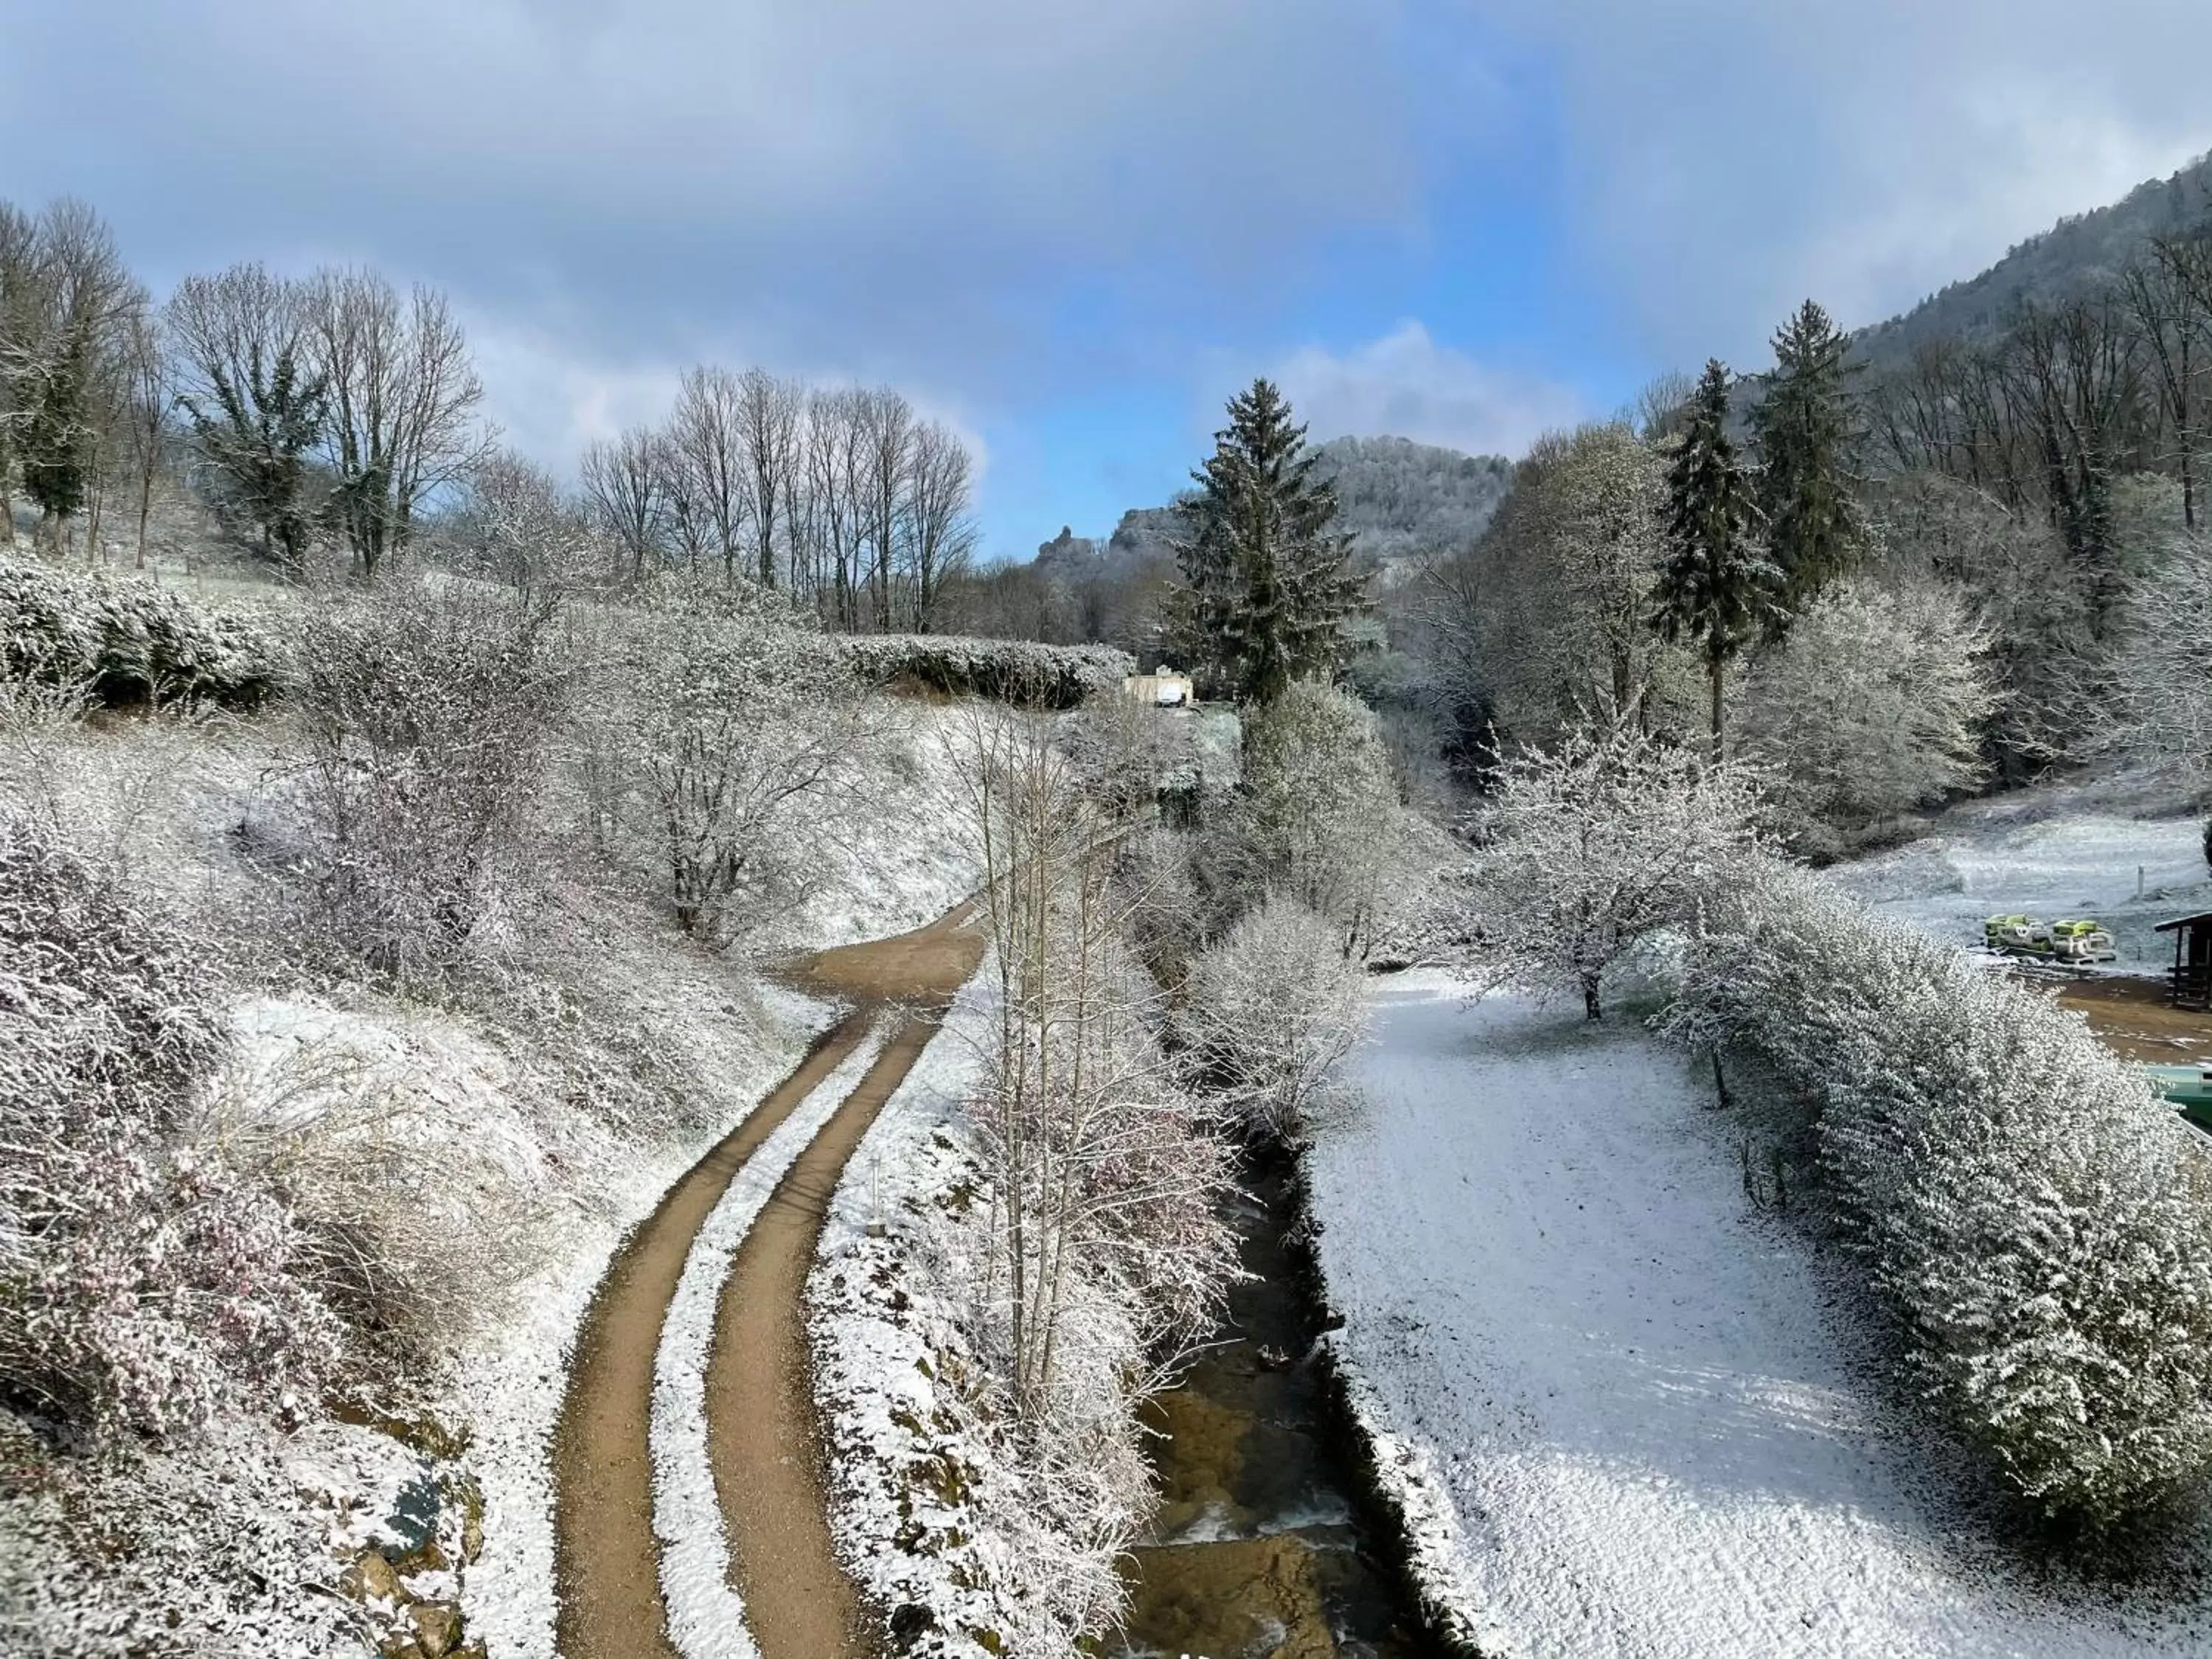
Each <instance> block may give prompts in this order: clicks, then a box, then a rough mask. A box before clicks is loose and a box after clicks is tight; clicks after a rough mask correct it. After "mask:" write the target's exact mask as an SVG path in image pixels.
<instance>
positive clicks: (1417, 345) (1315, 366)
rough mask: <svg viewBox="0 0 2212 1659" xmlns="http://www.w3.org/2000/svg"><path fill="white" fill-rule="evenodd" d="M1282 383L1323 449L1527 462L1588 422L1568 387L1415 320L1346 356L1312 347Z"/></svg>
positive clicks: (1279, 373)
mask: <svg viewBox="0 0 2212 1659" xmlns="http://www.w3.org/2000/svg"><path fill="white" fill-rule="evenodd" d="M1274 378H1275V380H1277V382H1278V383H1279V385H1280V386H1282V388H1283V391H1284V392H1285V395H1286V396H1287V397H1288V398H1290V400H1291V407H1292V408H1293V409H1294V410H1297V415H1298V418H1299V419H1300V420H1302V421H1304V422H1305V423H1306V425H1307V427H1308V428H1309V429H1310V431H1311V433H1312V434H1313V436H1314V437H1315V438H1316V440H1320V439H1328V438H1334V437H1340V436H1343V435H1346V434H1349V435H1354V436H1359V437H1375V436H1381V435H1389V436H1393V437H1400V438H1412V439H1413V440H1415V441H1418V442H1420V443H1429V444H1441V445H1442V446H1443V447H1445V448H1447V449H1457V450H1462V451H1464V452H1465V453H1468V454H1470V455H1511V456H1517V455H1519V454H1520V453H1522V451H1523V450H1525V449H1527V448H1528V445H1529V443H1530V441H1532V440H1534V438H1536V437H1537V436H1538V435H1540V434H1541V433H1543V432H1545V431H1547V430H1549V429H1551V428H1555V427H1562V426H1568V425H1571V424H1572V423H1573V422H1575V421H1577V419H1579V418H1581V417H1582V416H1583V413H1584V410H1583V404H1582V401H1581V399H1580V398H1577V396H1576V394H1575V393H1574V392H1571V391H1570V390H1569V389H1567V388H1566V387H1565V386H1559V385H1557V384H1555V383H1553V382H1551V381H1548V380H1541V379H1538V378H1536V377H1534V376H1532V375H1528V374H1519V373H1516V372H1514V371H1511V370H1508V369H1501V368H1494V367H1492V366H1490V365H1488V364H1485V363H1482V362H1477V361H1476V360H1475V359H1474V358H1473V357H1470V356H1467V355H1466V354H1465V353H1464V352H1461V351H1458V350H1455V349H1453V348H1451V347H1449V346H1447V345H1439V344H1438V343H1437V342H1436V341H1435V340H1434V339H1432V338H1431V337H1430V335H1429V331H1428V330H1427V329H1426V328H1425V327H1423V326H1422V325H1421V324H1420V323H1419V322H1418V321H1412V320H1408V321H1407V322H1403V323H1401V324H1399V325H1398V326H1397V327H1395V328H1394V329H1392V330H1391V331H1389V333H1388V334H1385V335H1383V337H1381V338H1380V339H1376V340H1370V342H1368V343H1366V344H1365V345H1363V346H1360V347H1358V348H1357V349H1354V350H1352V351H1350V352H1346V353H1344V354H1341V355H1339V354H1337V353H1334V352H1331V351H1328V350H1326V349H1323V348H1322V347H1320V346H1311V345H1310V346H1306V347H1304V348H1303V349H1300V350H1298V351H1297V352H1296V353H1294V354H1293V355H1292V356H1291V357H1290V358H1289V360H1288V361H1287V362H1284V363H1283V364H1282V365H1281V366H1280V367H1279V368H1277V369H1276V370H1275V373H1274Z"/></svg>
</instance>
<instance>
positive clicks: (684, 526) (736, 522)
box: [668, 365, 751, 582]
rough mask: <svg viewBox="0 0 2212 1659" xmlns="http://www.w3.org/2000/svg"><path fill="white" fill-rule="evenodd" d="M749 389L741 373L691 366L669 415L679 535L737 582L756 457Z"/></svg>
mask: <svg viewBox="0 0 2212 1659" xmlns="http://www.w3.org/2000/svg"><path fill="white" fill-rule="evenodd" d="M743 402H744V398H743V393H742V392H741V390H740V388H739V386H738V378H737V376H736V375H734V374H731V373H730V372H729V370H727V369H726V368H714V367H711V366H707V365H702V366H701V367H699V368H693V369H689V370H686V371H685V373H684V389H683V391H682V392H680V393H678V397H677V399H676V409H675V412H674V413H673V414H672V415H671V416H670V417H669V422H668V453H669V458H670V460H671V463H672V465H673V467H674V469H675V472H676V475H677V477H678V479H679V480H680V481H681V483H680V489H679V490H678V495H677V501H678V536H679V538H681V539H682V540H683V541H684V551H685V554H686V556H687V557H688V558H689V559H690V561H691V562H694V563H696V562H698V561H700V560H701V559H702V558H703V559H708V560H712V561H715V562H720V565H721V568H722V579H723V580H724V581H726V582H734V581H735V580H737V576H738V560H739V559H740V558H741V557H746V556H747V555H748V553H749V549H748V546H747V544H746V540H745V528H746V524H747V521H748V520H749V518H750V512H749V510H748V508H747V505H746V497H747V493H748V491H749V489H750V484H751V459H750V453H749V452H748V446H747V444H746V441H745V435H744V431H743V428H742V425H741V416H740V409H741V406H742V404H743Z"/></svg>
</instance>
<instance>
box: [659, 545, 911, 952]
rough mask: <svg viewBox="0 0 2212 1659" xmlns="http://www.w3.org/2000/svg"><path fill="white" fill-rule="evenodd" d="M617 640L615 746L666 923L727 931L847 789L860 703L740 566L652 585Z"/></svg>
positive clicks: (865, 728) (863, 727)
mask: <svg viewBox="0 0 2212 1659" xmlns="http://www.w3.org/2000/svg"><path fill="white" fill-rule="evenodd" d="M618 654H619V658H620V661H621V665H622V673H623V680H624V682H625V684H626V685H627V687H628V696H627V702H626V705H625V706H624V707H623V708H622V710H621V711H620V713H619V714H617V716H616V718H617V720H618V721H619V722H620V724H621V726H622V730H621V731H620V732H618V733H617V735H616V738H615V746H616V748H617V750H618V751H619V752H621V753H622V754H623V755H624V756H625V757H626V760H627V763H628V768H629V771H630V772H631V774H632V775H633V776H634V778H635V781H636V784H637V786H638V789H639V791H640V793H642V795H643V796H644V798H645V799H646V801H647V805H648V806H649V810H650V811H651V814H652V817H653V830H654V833H655V835H656V836H658V838H659V841H660V843H661V847H662V848H663V854H664V865H663V867H664V869H665V872H666V877H667V883H668V887H667V891H668V897H669V901H670V903H671V906H672V908H674V911H675V914H676V920H677V923H678V926H680V927H682V928H683V929H684V932H685V933H690V934H692V935H694V936H695V937H697V938H700V939H706V940H708V942H710V943H715V944H720V943H723V942H726V940H727V939H729V938H730V937H731V935H732V933H733V931H735V929H736V928H737V927H738V925H739V924H740V922H741V921H744V919H745V917H746V915H747V913H748V912H757V911H758V910H759V909H760V908H762V907H763V905H764V904H765V903H766V902H767V901H769V899H770V898H771V897H772V896H774V895H775V893H776V892H777V891H778V890H781V889H783V888H786V887H788V886H790V885H793V884H795V883H797V882H798V881H799V880H800V879H801V878H799V877H798V876H797V875H796V874H795V873H794V872H795V870H796V866H797V861H798V859H799V857H800V856H803V852H804V849H805V847H806V845H807V843H809V842H811V841H813V840H815V839H817V837H818V836H819V834H820V832H821V830H822V829H823V823H822V821H821V820H822V819H823V818H824V817H829V816H834V807H835V804H836V798H837V797H838V796H839V795H840V794H841V793H849V792H851V791H852V790H854V789H855V788H856V787H858V786H857V779H856V775H855V769H854V763H855V762H856V760H858V759H859V758H860V756H861V755H862V754H863V752H864V751H865V750H866V745H867V744H868V743H869V742H870V741H871V740H872V732H873V731H874V714H873V710H872V705H871V703H870V701H869V700H868V699H867V698H866V697H865V696H862V695H861V691H862V688H861V687H860V684H859V683H858V682H857V681H856V680H855V679H854V677H853V675H852V674H851V672H850V671H849V670H848V668H847V666H846V665H845V664H844V663H843V662H842V660H840V659H838V658H837V656H836V654H835V653H833V652H832V651H830V650H829V648H828V647H827V646H826V644H825V642H824V641H823V640H822V639H821V638H820V637H819V636H818V635H816V634H815V633H814V632H813V631H812V629H811V628H810V627H807V626H804V625H802V623H801V622H800V619H799V617H798V616H797V615H796V613H794V612H793V611H792V610H791V609H790V608H789V606H787V605H786V604H785V603H784V602H783V601H782V600H781V599H777V598H776V596H775V595H774V594H772V593H769V592H766V591H765V590H763V589H760V588H756V587H753V586H750V584H748V583H746V582H745V581H744V580H743V579H742V578H740V579H739V580H738V581H737V582H736V583H734V584H732V585H731V586H728V587H723V586H720V584H714V585H708V584H705V583H697V582H686V583H671V584H666V585H664V586H662V587H661V588H660V589H659V591H657V592H654V593H653V594H652V595H651V596H649V599H648V604H647V607H646V609H645V611H644V612H643V613H642V614H641V615H640V616H639V617H635V618H634V619H633V622H632V625H631V626H630V627H629V629H628V631H627V637H626V640H625V642H624V643H623V646H622V647H620V649H619V653H618ZM802 808H806V809H810V810H811V812H812V814H813V817H814V821H813V822H811V823H801V822H799V813H800V811H801V809H802Z"/></svg>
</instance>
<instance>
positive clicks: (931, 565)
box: [906, 421, 975, 634]
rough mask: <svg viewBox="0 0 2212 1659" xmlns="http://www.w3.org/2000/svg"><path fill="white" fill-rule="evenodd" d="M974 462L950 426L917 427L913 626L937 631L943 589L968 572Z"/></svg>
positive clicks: (911, 454)
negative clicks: (947, 583)
mask: <svg viewBox="0 0 2212 1659" xmlns="http://www.w3.org/2000/svg"><path fill="white" fill-rule="evenodd" d="M974 470H975V463H974V461H973V460H971V459H969V454H968V447H967V446H966V445H965V444H963V443H962V442H961V441H960V436H959V435H958V434H957V433H956V432H954V431H953V430H952V429H951V428H950V427H947V426H945V424H943V423H942V422H938V421H925V422H922V423H921V425H920V426H918V427H916V428H915V432H914V437H913V441H912V443H911V445H910V447H909V448H908V454H907V482H906V515H907V522H908V530H907V538H906V539H907V544H908V547H909V548H910V549H911V550H912V563H913V570H912V577H913V582H914V627H915V632H917V633H921V634H927V633H928V632H930V631H931V630H932V629H933V628H934V627H935V626H936V623H937V611H938V601H939V599H940V598H941V597H942V595H943V592H944V589H945V583H946V582H947V581H948V580H952V579H953V578H955V577H957V576H958V575H959V574H961V573H963V571H965V570H966V569H967V568H968V562H969V559H970V558H971V557H972V556H973V555H974V552H975V523H974V521H973V520H971V519H970V518H969V504H970V495H971V493H972V491H973V488H974V480H973V474H974Z"/></svg>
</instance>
